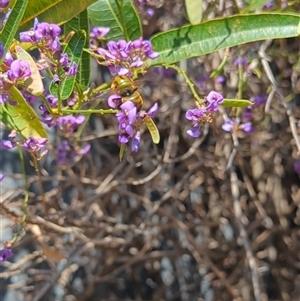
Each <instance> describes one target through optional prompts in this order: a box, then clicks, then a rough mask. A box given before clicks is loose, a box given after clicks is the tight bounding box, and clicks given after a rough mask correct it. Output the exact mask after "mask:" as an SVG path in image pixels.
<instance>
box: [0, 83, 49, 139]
mask: <svg viewBox="0 0 300 301" xmlns="http://www.w3.org/2000/svg"><path fill="white" fill-rule="evenodd" d="M9 99H11V100H12V101H14V102H15V103H16V105H10V104H9V103H6V104H4V105H0V120H1V121H2V122H3V123H4V124H5V125H6V126H7V127H9V128H10V129H12V130H16V131H17V132H18V133H19V134H20V135H21V136H22V137H23V138H25V139H27V138H29V137H34V138H47V133H46V131H45V129H44V128H43V125H42V123H41V121H40V120H39V117H38V116H37V114H36V113H35V111H34V110H33V108H32V107H31V105H30V104H28V102H27V101H26V100H25V99H24V97H23V95H22V93H21V92H20V91H19V90H18V89H17V88H16V87H15V86H12V87H11V88H10V90H9Z"/></svg>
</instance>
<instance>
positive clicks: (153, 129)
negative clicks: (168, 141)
mask: <svg viewBox="0 0 300 301" xmlns="http://www.w3.org/2000/svg"><path fill="white" fill-rule="evenodd" d="M145 124H146V126H147V128H148V131H149V132H150V135H151V138H152V141H153V143H155V144H158V143H159V141H160V135H159V131H158V129H157V127H156V124H155V123H154V121H153V120H152V118H150V117H147V118H145Z"/></svg>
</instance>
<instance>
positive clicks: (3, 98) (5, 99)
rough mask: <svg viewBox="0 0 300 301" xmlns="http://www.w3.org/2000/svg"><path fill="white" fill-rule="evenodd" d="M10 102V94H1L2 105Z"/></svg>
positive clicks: (0, 103) (0, 101) (0, 102)
mask: <svg viewBox="0 0 300 301" xmlns="http://www.w3.org/2000/svg"><path fill="white" fill-rule="evenodd" d="M7 101H8V94H6V93H1V94H0V105H3V104H5V103H6V102H7Z"/></svg>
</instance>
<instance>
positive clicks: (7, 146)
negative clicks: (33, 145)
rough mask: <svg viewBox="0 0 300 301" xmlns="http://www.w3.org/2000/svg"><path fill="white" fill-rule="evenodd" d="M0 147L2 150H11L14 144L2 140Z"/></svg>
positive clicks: (10, 141)
mask: <svg viewBox="0 0 300 301" xmlns="http://www.w3.org/2000/svg"><path fill="white" fill-rule="evenodd" d="M0 146H1V148H2V149H12V148H14V147H15V146H16V144H15V142H14V141H13V140H2V141H1V144H0Z"/></svg>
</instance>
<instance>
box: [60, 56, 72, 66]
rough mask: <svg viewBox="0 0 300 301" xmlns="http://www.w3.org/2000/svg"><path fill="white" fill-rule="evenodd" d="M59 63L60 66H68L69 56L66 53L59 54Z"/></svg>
mask: <svg viewBox="0 0 300 301" xmlns="http://www.w3.org/2000/svg"><path fill="white" fill-rule="evenodd" d="M59 63H60V65H61V66H62V67H65V68H68V66H69V64H70V63H71V61H70V59H69V56H68V54H67V53H62V54H61V55H60V59H59Z"/></svg>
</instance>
